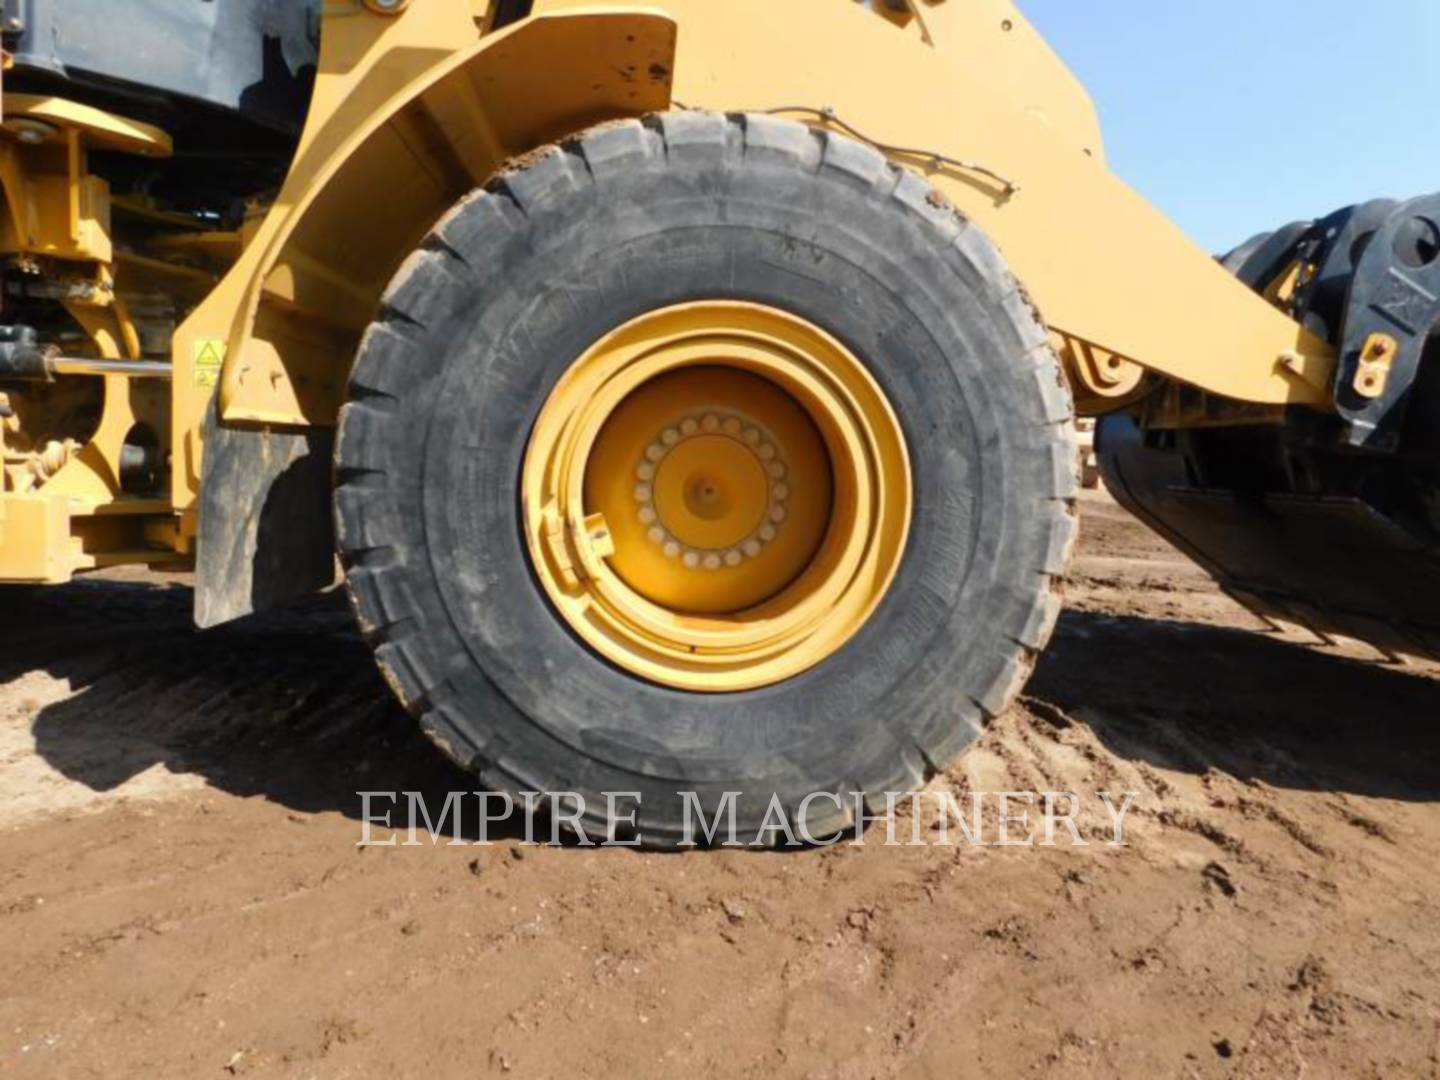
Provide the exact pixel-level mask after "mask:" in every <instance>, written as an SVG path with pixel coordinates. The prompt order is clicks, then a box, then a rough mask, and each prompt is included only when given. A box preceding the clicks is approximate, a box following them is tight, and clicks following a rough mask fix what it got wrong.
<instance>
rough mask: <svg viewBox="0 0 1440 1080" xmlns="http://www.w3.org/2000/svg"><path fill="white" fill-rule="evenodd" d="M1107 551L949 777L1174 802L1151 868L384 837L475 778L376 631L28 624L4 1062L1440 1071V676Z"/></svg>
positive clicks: (1164, 561) (1085, 555)
mask: <svg viewBox="0 0 1440 1080" xmlns="http://www.w3.org/2000/svg"><path fill="white" fill-rule="evenodd" d="M1084 523H1085V529H1084V537H1083V542H1082V552H1081V557H1080V560H1079V563H1078V566H1077V573H1076V578H1075V581H1074V584H1073V586H1072V587H1071V596H1070V610H1069V612H1068V614H1067V615H1065V616H1064V618H1063V619H1062V621H1061V624H1060V628H1059V631H1058V634H1057V637H1056V642H1055V645H1054V647H1053V648H1052V650H1051V651H1050V653H1049V654H1048V655H1047V656H1046V657H1045V659H1044V661H1043V662H1042V663H1041V665H1040V667H1039V669H1038V671H1037V673H1036V676H1035V679H1034V681H1033V683H1032V684H1031V686H1030V688H1029V690H1028V691H1027V694H1026V697H1025V699H1024V700H1023V702H1022V704H1021V705H1019V706H1017V707H1015V708H1014V709H1012V710H1011V711H1010V713H1009V714H1008V715H1006V716H1005V717H1004V718H1003V719H1002V720H1001V721H1000V722H998V723H997V724H996V725H994V726H993V728H992V729H991V730H990V731H989V732H988V733H987V734H986V736H985V737H984V739H983V741H982V742H981V743H980V744H979V746H978V747H977V748H976V749H975V750H973V751H972V752H971V753H970V754H969V755H968V756H967V757H966V758H965V759H964V760H963V761H962V762H961V763H960V764H959V765H958V766H956V767H955V768H953V769H952V770H950V771H949V772H948V773H946V774H945V775H943V776H942V777H940V778H939V779H938V780H937V781H936V786H937V789H941V790H950V791H953V792H958V793H964V792H968V791H992V792H993V791H1003V790H1040V791H1043V790H1071V791H1075V792H1079V793H1091V794H1093V793H1095V792H1099V791H1107V792H1112V793H1116V794H1117V795H1118V793H1120V792H1124V791H1135V792H1137V793H1138V794H1137V797H1136V802H1135V804H1134V808H1133V810H1132V811H1131V814H1130V817H1129V821H1128V823H1129V829H1128V832H1127V835H1126V839H1127V840H1128V846H1125V847H1113V846H1109V845H1107V844H1106V843H1104V840H1105V839H1106V838H1107V837H1108V827H1106V828H1102V827H1101V823H1100V822H1095V821H1087V822H1086V824H1085V835H1086V836H1087V837H1088V838H1089V839H1090V840H1091V841H1092V842H1091V843H1090V844H1089V846H1086V847H1074V846H1059V847H1054V848H1041V847H1019V848H1014V847H1007V848H1000V847H993V846H985V847H980V846H957V847H939V846H934V845H927V846H924V847H886V846H884V845H883V844H882V843H880V842H879V841H880V840H881V839H883V837H878V838H876V839H875V842H873V843H867V844H866V845H865V846H863V847H850V846H837V847H833V848H829V849H826V850H823V851H813V850H812V851H806V852H802V853H798V854H769V855H762V854H750V853H743V852H719V853H692V854H684V855H649V854H639V853H636V852H634V851H614V850H611V851H583V850H575V849H550V848H534V847H524V846H521V845H520V844H519V843H517V842H516V841H515V840H513V839H512V840H506V841H504V842H502V843H499V844H497V845H495V846H492V847H483V848H482V847H475V846H457V847H446V846H439V847H432V846H429V845H428V843H427V844H426V845H425V846H422V847H418V848H405V847H395V848H357V847H356V841H357V840H358V839H359V835H360V825H359V820H358V818H359V811H360V807H359V800H358V799H357V796H356V794H355V793H356V791H357V790H366V789H414V790H421V791H426V792H444V791H447V790H450V789H452V788H453V789H460V790H466V789H468V787H469V786H470V785H468V783H467V780H466V778H465V777H464V776H462V775H459V774H457V773H456V772H455V771H454V770H452V769H451V768H450V767H449V766H448V765H447V764H446V763H445V762H444V761H442V760H441V759H440V758H439V756H438V755H437V754H436V753H435V752H434V751H433V750H432V749H431V748H430V747H429V745H428V744H427V743H425V742H424V741H423V740H422V739H421V738H419V737H418V736H417V735H416V734H415V732H414V731H413V730H412V727H411V724H410V722H409V720H408V719H407V718H406V717H405V716H404V714H403V713H401V712H400V710H399V709H398V708H396V707H395V706H394V705H392V704H391V701H390V697H389V694H388V692H387V691H386V689H385V687H384V685H383V684H382V682H381V681H380V679H379V677H378V676H377V675H376V673H375V670H374V668H373V665H372V664H371V662H370V659H369V657H368V655H367V652H366V649H365V647H364V645H363V644H362V643H361V641H360V640H359V639H358V637H357V636H356V634H355V632H354V630H353V629H352V626H351V623H350V621H349V616H348V614H347V612H346V611H345V609H344V608H343V606H341V605H339V604H337V603H334V602H325V603H319V604H316V605H312V606H310V607H308V608H306V609H305V610H304V611H302V612H299V613H290V614H286V615H282V616H277V617H267V618H265V619H262V620H254V621H251V622H247V623H245V624H242V625H237V626H233V627H229V628H224V629H221V630H218V631H214V632H211V633H206V634H199V633H196V632H195V631H193V630H192V629H191V628H190V626H189V622H188V605H189V594H188V592H187V591H186V590H185V589H184V588H183V587H182V585H181V584H179V583H177V582H167V581H164V580H160V579H156V578H153V577H152V578H134V577H131V578H128V579H125V578H122V579H120V580H111V581H89V582H86V583H83V584H77V585H75V586H72V587H68V588H66V589H63V590H60V591H43V590H36V591H33V592H19V593H12V594H7V595H6V598H5V601H4V607H3V614H0V684H3V690H0V782H3V789H0V838H3V839H0V972H3V979H0V1075H6V1076H22V1077H45V1078H50V1077H126V1076H135V1077H182V1076H185V1077H188V1076H197V1077H205V1076H215V1077H220V1078H222V1080H223V1078H224V1077H226V1076H230V1075H234V1076H257V1077H270V1076H285V1077H290V1076H294V1077H368V1076H382V1075H400V1076H418V1075H432V1076H451V1075H454V1076H482V1075H500V1074H510V1075H514V1076H524V1077H531V1076H537V1077H565V1078H570V1077H592V1076H593V1077H644V1076H667V1077H668V1076H673V1075H676V1074H683V1075H686V1076H688V1077H697V1078H698V1077H721V1076H725V1077H729V1076H758V1077H766V1078H770V1077H790V1076H797V1077H799V1076H815V1077H857V1078H858V1077H890V1076H906V1077H909V1076H935V1077H945V1078H952V1077H958V1076H969V1075H976V1076H979V1075H986V1076H1012V1075H1026V1076H1029V1075H1035V1076H1050V1075H1064V1076H1067V1077H1074V1076H1087V1075H1103V1076H1113V1075H1127V1076H1144V1077H1167V1076H1204V1077H1209V1076H1229V1075H1237V1076H1275V1077H1299V1076H1329V1075H1333V1076H1372V1075H1373V1076H1382V1075H1383V1076H1418V1075H1435V1074H1436V1073H1437V1072H1440V767H1437V766H1440V729H1437V725H1436V721H1437V713H1440V708H1437V707H1440V682H1437V674H1440V669H1436V668H1434V667H1429V666H1425V665H1418V664H1411V665H1408V666H1401V665H1396V664H1390V663H1386V662H1384V661H1383V660H1382V659H1381V658H1379V657H1377V656H1375V655H1374V654H1373V653H1371V652H1370V651H1368V650H1366V649H1364V648H1363V647H1359V646H1354V645H1349V646H1347V645H1327V644H1324V643H1320V642H1317V641H1316V640H1315V639H1314V638H1312V637H1309V636H1308V635H1306V634H1304V633H1302V632H1298V631H1296V632H1275V631H1274V630H1266V629H1265V628H1263V627H1261V626H1260V624H1258V623H1257V622H1256V621H1255V620H1254V619H1252V618H1251V617H1249V616H1248V615H1246V614H1245V613H1243V612H1242V611H1240V610H1239V609H1238V608H1236V607H1235V606H1233V605H1232V604H1231V603H1229V602H1228V601H1227V600H1226V599H1224V598H1223V597H1222V596H1220V595H1219V594H1218V593H1217V592H1216V591H1215V590H1214V588H1213V587H1212V586H1211V584H1210V583H1209V581H1208V579H1206V578H1205V577H1204V576H1203V575H1201V574H1200V573H1199V572H1198V571H1196V570H1195V569H1193V568H1192V567H1191V566H1190V565H1189V564H1187V563H1186V562H1185V561H1184V560H1183V559H1182V558H1181V557H1179V556H1178V555H1176V554H1175V553H1174V552H1173V551H1171V550H1170V549H1168V548H1167V547H1166V546H1165V545H1164V544H1162V543H1161V542H1159V541H1157V540H1156V539H1154V538H1153V537H1151V536H1150V535H1149V534H1148V533H1146V532H1145V531H1144V530H1143V529H1142V528H1141V527H1140V526H1138V525H1136V524H1135V523H1133V522H1131V521H1130V520H1129V519H1128V518H1126V517H1125V515H1124V514H1123V513H1122V512H1121V511H1120V510H1118V509H1117V508H1116V507H1115V506H1114V505H1113V504H1112V503H1110V502H1109V501H1108V500H1106V499H1105V498H1104V497H1103V496H1094V497H1091V498H1089V499H1088V500H1087V502H1086V505H1085V520H1084ZM437 805H438V804H437ZM873 831H874V830H872V832H873Z"/></svg>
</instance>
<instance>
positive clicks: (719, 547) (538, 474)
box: [522, 301, 912, 693]
mask: <svg viewBox="0 0 1440 1080" xmlns="http://www.w3.org/2000/svg"><path fill="white" fill-rule="evenodd" d="M522 495H523V504H524V518H525V535H526V541H527V544H528V546H529V550H530V556H531V560H532V562H533V564H534V567H535V571H536V574H537V576H538V577H539V579H540V582H541V584H542V586H543V587H544V589H545V591H546V593H547V594H548V595H549V597H550V599H551V601H552V602H553V603H554V605H555V607H556V609H557V610H558V611H559V612H560V614H561V615H562V617H563V618H564V619H565V620H566V622H568V623H569V624H570V626H571V627H572V628H573V629H574V630H575V631H576V632H577V633H578V634H579V635H580V637H581V638H582V639H583V640H584V641H586V642H587V643H588V644H589V645H590V646H591V647H593V648H594V649H596V650H597V651H598V652H599V653H601V654H602V655H603V656H605V657H606V658H607V659H608V660H610V661H611V662H612V663H614V664H617V665H618V666H620V667H621V668H623V669H624V670H626V671H629V672H631V673H633V674H635V675H638V676H641V677H642V678H645V679H648V680H651V681H653V682H656V683H660V684H663V685H666V686H674V687H678V688H681V689H685V690H692V691H702V692H712V693H720V692H733V691H738V690H746V689H753V688H756V687H760V686H768V685H771V684H773V683H776V682H780V681H782V680H784V679H787V678H790V677H792V676H794V675H797V674H799V673H800V672H802V671H804V670H806V669H807V668H810V667H813V666H814V665H815V664H818V663H820V662H821V661H822V660H824V659H825V658H826V657H828V656H830V655H832V654H833V653H834V652H835V651H836V650H838V649H839V648H840V647H841V646H842V645H844V644H845V643H846V642H847V641H849V640H850V639H851V638H852V637H854V635H855V634H856V633H857V632H858V631H859V630H860V628H861V627H862V626H864V624H865V622H866V620H867V619H869V617H870V616H871V615H872V614H873V613H874V611H875V608H876V607H877V606H878V604H879V603H880V601H881V599H882V598H883V597H884V595H885V593H886V591H887V590H888V588H889V587H890V584H891V582H892V581H893V580H894V578H895V574H896V572H897V571H898V570H899V566H900V561H901V558H902V556H903V553H904V549H905V540H906V537H907V535H908V533H909V526H910V514H911V499H912V496H911V481H910V463H909V457H908V455H907V453H906V449H905V440H904V436H903V434H902V432H901V430H900V425H899V423H898V421H897V420H896V418H895V414H894V412H893V410H892V409H891V408H890V406H889V403H888V402H887V401H886V400H885V397H884V394H883V393H882V392H881V390H880V387H879V386H878V385H877V384H876V383H875V381H874V379H873V378H872V377H871V376H870V373H869V372H868V371H867V370H866V369H865V367H864V366H863V365H862V364H861V363H860V361H859V360H858V359H856V357H855V356H854V355H853V354H852V353H850V351H849V350H848V349H846V348H845V347H844V346H843V345H841V344H840V343H839V342H838V341H836V340H835V339H834V338H833V337H831V336H830V335H828V334H826V333H825V332H824V331H822V330H820V329H819V328H817V327H815V326H813V325H811V324H810V323H808V322H806V321H804V320H802V319H799V318H796V317H794V316H791V315H788V314H786V313H784V312H781V311H778V310H776V309H774V308H769V307H762V306H760V305H756V304H743V303H731V302H718V301H717V302H707V303H697V304H686V305H682V306H679V307H673V308H667V309H664V310H661V311H656V312H652V313H650V314H648V315H644V316H642V317H640V318H638V319H636V320H634V321H633V322H631V323H628V324H627V325H625V326H623V327H621V328H620V329H618V330H616V331H614V332H613V333H611V334H609V335H607V336H606V337H605V338H603V339H602V340H601V341H599V342H597V343H596V344H595V345H594V346H593V347H592V348H590V349H589V350H588V351H587V352H586V353H585V355H584V356H582V357H580V359H579V360H577V361H576V362H575V363H574V364H573V365H572V366H571V367H570V369H569V370H568V371H567V372H566V373H565V375H564V376H563V377H562V378H561V380H560V382H559V384H558V385H557V386H556V388H555V390H554V392H553V393H552V394H551V396H550V399H549V401H548V402H547V403H546V405H545V407H544V409H542V411H541V413H540V416H539V418H538V420H537V421H536V424H535V429H534V432H533V434H532V435H531V440H530V446H529V448H528V450H527V453H526V458H525V467H524V474H523V477H522Z"/></svg>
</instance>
